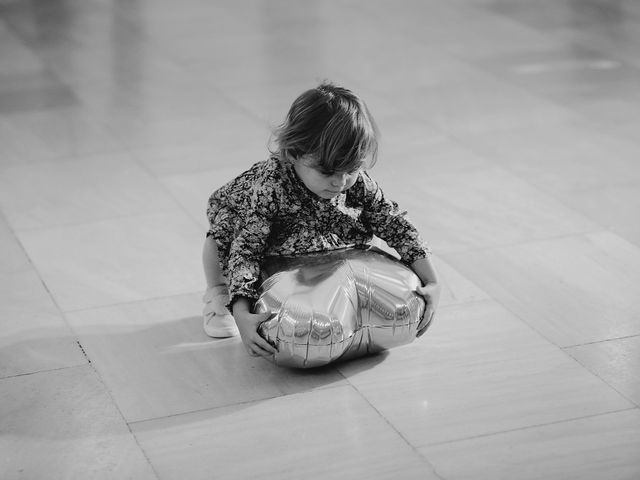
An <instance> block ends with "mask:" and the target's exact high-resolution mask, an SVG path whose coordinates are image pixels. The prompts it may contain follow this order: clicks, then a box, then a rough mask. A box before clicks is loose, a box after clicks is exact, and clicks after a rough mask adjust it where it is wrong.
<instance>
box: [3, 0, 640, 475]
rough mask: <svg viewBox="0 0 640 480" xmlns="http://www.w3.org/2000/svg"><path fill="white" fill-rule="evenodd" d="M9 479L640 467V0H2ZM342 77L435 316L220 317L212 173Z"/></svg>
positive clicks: (248, 158) (243, 159)
mask: <svg viewBox="0 0 640 480" xmlns="http://www.w3.org/2000/svg"><path fill="white" fill-rule="evenodd" d="M0 16H1V19H2V21H1V22H0V211H1V216H0V281H1V283H0V286H1V288H0V332H1V333H0V432H2V435H0V451H2V452H3V454H2V455H1V456H0V476H1V477H2V478H3V479H14V478H16V479H17V478H25V479H40V478H42V479H54V478H61V479H67V478H82V479H93V478H105V479H106V478H114V479H124V478H132V479H136V480H137V479H147V478H149V479H154V478H160V479H189V480H191V479H198V478H203V479H211V478H221V479H230V478H238V479H245V478H274V479H283V478H292V479H294V478H295V479H299V478H305V479H309V478H325V479H326V478H353V479H360V478H362V479H365V478H366V479H369V478H376V479H378V478H393V479H398V478H402V479H412V478H420V479H447V480H449V479H463V478H468V479H474V480H479V479H492V480H493V479H510V480H511V479H518V480H522V479H545V480H548V479H562V480H566V479H571V478H576V479H578V478H579V479H581V480H584V479H607V480H613V479H638V478H640V454H639V453H638V452H640V374H639V372H640V304H638V301H637V300H638V298H640V287H639V285H640V223H639V222H638V213H637V212H638V211H639V210H640V166H639V165H638V159H640V135H638V134H639V133H640V3H639V2H636V1H634V0H589V1H587V0H537V1H534V0H495V1H494V0H452V1H448V2H442V1H433V0H425V1H422V0H420V1H413V0H407V1H403V2H386V1H383V0H330V1H309V2H294V1H290V0H276V1H267V0H246V1H245V0H243V1H238V2H232V1H217V2H209V1H198V0H185V1H181V2H172V1H168V0H159V1H153V2H149V1H143V0H125V1H122V0H89V1H83V0H55V1H53V0H50V1H46V2H44V1H40V2H39V1H34V0H8V1H2V2H0ZM322 79H330V80H333V81H335V82H337V83H341V84H344V85H345V86H347V87H350V88H352V89H353V90H355V91H356V92H357V93H359V94H361V95H362V96H363V97H364V99H365V100H366V101H367V102H368V104H369V106H370V109H371V110H372V112H373V114H374V116H375V117H376V119H377V120H378V123H379V124H380V128H381V130H382V133H383V140H382V142H383V143H382V147H381V148H382V151H381V158H380V161H379V163H378V165H376V167H375V168H374V169H373V170H372V175H374V176H375V177H376V178H377V179H378V180H379V181H380V183H381V184H382V186H383V187H384V188H385V190H386V193H387V194H388V196H390V197H392V198H394V199H395V200H397V201H398V202H399V203H400V204H401V205H402V206H404V207H405V208H406V209H407V210H409V212H410V215H411V217H412V218H413V219H414V220H415V222H416V223H417V225H418V226H419V227H420V229H421V230H422V231H423V233H424V235H425V237H426V238H427V239H428V240H429V241H430V243H431V245H432V247H433V248H434V250H435V252H436V262H437V265H438V267H439V269H440V272H441V275H442V277H443V280H444V283H445V291H444V294H443V298H442V303H441V308H440V310H439V312H438V316H437V319H436V322H435V324H434V326H433V327H432V329H431V330H430V331H429V332H428V334H427V335H425V336H424V337H422V338H421V339H420V340H419V341H417V342H415V343H413V344H411V345H409V346H406V347H402V348H398V349H396V350H392V351H390V352H387V353H386V354H384V355H379V356H375V357H371V358H366V359H360V360H357V361H353V362H351V363H345V364H340V365H336V366H330V367H326V368H322V369H318V370H314V371H292V370H286V369H280V368H277V367H274V366H273V365H272V364H271V363H268V362H266V361H263V360H261V359H256V358H252V357H249V356H247V355H246V354H245V353H244V351H243V349H242V346H241V344H240V341H239V340H238V339H237V338H232V339H225V340H213V339H209V338H208V337H206V336H205V334H204V333H203V331H202V329H201V321H200V318H199V314H200V308H201V306H200V296H201V292H202V289H203V281H204V280H203V275H202V272H201V266H200V258H199V257H200V251H201V245H202V240H203V233H204V231H205V229H206V218H205V215H204V205H205V202H206V198H207V196H208V195H209V193H210V192H211V191H213V190H214V189H215V188H216V187H217V186H219V185H221V184H222V183H223V182H225V181H226V180H227V179H229V178H230V177H232V176H233V175H235V174H237V173H239V172H240V171H242V170H243V169H244V168H246V167H247V166H249V165H251V164H252V163H253V162H255V161H258V160H261V159H263V158H265V155H266V154H267V144H268V140H269V130H270V128H271V127H273V126H274V125H276V124H277V123H278V122H280V121H281V120H282V117H283V115H284V113H285V111H286V109H287V108H288V106H289V104H290V102H291V101H292V99H293V98H294V97H295V96H296V95H297V94H299V93H300V92H301V91H302V90H304V89H306V88H309V87H311V86H314V85H315V84H316V83H317V82H318V81H320V80H322Z"/></svg>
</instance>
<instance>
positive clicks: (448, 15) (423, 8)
mask: <svg viewBox="0 0 640 480" xmlns="http://www.w3.org/2000/svg"><path fill="white" fill-rule="evenodd" d="M402 7H403V8H395V9H389V8H388V4H387V3H385V2H384V0H378V1H374V2H368V3H367V4H366V6H365V8H366V9H367V10H369V9H370V10H372V11H374V12H375V14H376V15H377V17H378V21H379V22H380V23H381V24H382V25H384V26H385V27H386V28H387V29H393V30H397V31H398V32H401V33H402V34H404V35H409V36H410V37H412V38H414V39H417V40H419V41H421V42H422V43H424V44H426V45H438V48H439V49H440V50H441V51H444V52H447V53H448V54H450V55H451V56H452V57H456V58H464V59H467V58H473V57H474V56H476V55H484V54H486V52H487V51H490V52H514V51H520V50H523V49H527V48H532V47H534V46H538V47H543V46H547V45H549V44H550V43H553V42H554V39H553V38H551V37H550V36H548V35H542V34H540V32H537V31H536V30H534V29H531V28H527V27H525V26H523V25H522V24H519V23H517V22H513V21H510V20H505V19H504V18H503V17H501V16H498V15H493V14H487V13H486V12H485V11H482V10H480V9H472V8H473V6H468V5H465V4H464V3H463V2H458V4H456V5H451V4H444V5H443V4H442V3H440V2H424V1H423V2H419V1H410V2H405V3H403V5H402ZM505 38H508V39H509V41H505V40H504V39H505Z"/></svg>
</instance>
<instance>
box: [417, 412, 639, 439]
mask: <svg viewBox="0 0 640 480" xmlns="http://www.w3.org/2000/svg"><path fill="white" fill-rule="evenodd" d="M634 410H639V411H640V407H638V406H632V407H628V408H622V409H617V410H610V411H607V412H600V413H594V414H592V415H584V416H581V417H575V418H566V419H563V420H556V421H554V422H548V423H539V424H535V425H527V426H525V427H520V428H511V429H508V430H498V431H495V432H488V433H483V434H480V435H473V436H471V437H462V438H458V439H454V440H446V441H444V442H434V443H428V444H426V445H424V447H435V446H441V445H450V444H454V443H459V442H466V441H471V440H476V439H479V438H487V437H494V436H498V435H503V434H507V433H513V432H520V431H524V430H532V429H535V428H541V427H547V426H551V425H561V424H563V423H571V422H578V421H580V420H586V419H590V418H597V417H604V416H607V415H614V414H616V413H623V412H631V411H634Z"/></svg>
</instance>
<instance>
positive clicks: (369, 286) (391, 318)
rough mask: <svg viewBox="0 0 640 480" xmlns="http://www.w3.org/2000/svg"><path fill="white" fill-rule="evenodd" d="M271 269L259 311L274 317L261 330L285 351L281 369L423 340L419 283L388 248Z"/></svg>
mask: <svg viewBox="0 0 640 480" xmlns="http://www.w3.org/2000/svg"><path fill="white" fill-rule="evenodd" d="M264 271H265V275H266V276H267V279H266V280H265V281H264V282H263V284H262V292H263V293H262V295H261V296H260V298H259V300H258V301H257V302H256V306H255V312H256V313H260V312H272V313H273V316H272V317H270V319H269V320H267V321H265V322H263V323H262V324H261V325H260V327H259V332H260V334H261V335H262V336H263V337H264V338H265V339H266V340H267V341H268V342H270V343H271V344H272V345H274V346H276V347H277V348H278V351H277V353H276V354H275V355H274V356H273V360H274V362H275V363H276V364H278V365H284V366H289V367H301V368H308V367H317V366H321V365H326V364H327V363H330V362H333V361H335V360H338V359H341V360H342V359H346V358H354V357H359V356H362V355H366V354H369V353H375V352H379V351H382V350H386V349H389V348H392V347H396V346H398V345H404V344H406V343H409V342H411V341H413V340H414V339H415V338H416V330H417V327H418V324H419V323H420V320H421V319H422V317H423V315H424V311H425V302H424V300H423V298H422V297H421V296H419V295H418V294H417V293H415V290H416V288H417V287H418V286H419V285H421V283H420V279H419V278H418V277H417V275H416V274H415V273H414V272H413V271H412V270H411V269H410V268H408V267H406V266H405V265H403V264H402V263H400V262H399V261H398V260H396V259H395V258H393V257H391V256H390V255H388V254H386V253H384V252H382V251H381V250H378V249H376V248H370V249H346V250H338V251H333V252H325V253H322V254H314V255H307V256H298V257H272V258H269V259H267V261H266V262H265V266H264Z"/></svg>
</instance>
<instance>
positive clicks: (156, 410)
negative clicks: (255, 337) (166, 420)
mask: <svg viewBox="0 0 640 480" xmlns="http://www.w3.org/2000/svg"><path fill="white" fill-rule="evenodd" d="M201 308H202V301H201V295H200V294H196V295H187V296H177V297H170V298H163V299H159V300H151V301H147V302H139V303H130V304H125V305H118V306H114V307H108V308H100V309H92V310H83V311H78V312H72V313H69V314H67V318H68V321H69V323H70V325H71V326H72V328H73V330H74V332H75V333H76V334H77V335H78V338H79V340H80V343H81V344H82V346H83V348H84V351H85V352H86V354H87V355H88V357H89V359H90V360H91V363H92V365H93V367H94V368H95V369H96V370H97V371H98V373H99V374H100V376H101V378H102V379H103V381H104V382H105V384H106V385H107V387H108V388H109V391H110V392H111V394H112V395H113V398H114V399H115V401H116V403H117V405H118V408H119V409H120V411H121V412H122V414H123V415H124V417H125V418H126V419H127V421H129V422H132V421H139V420H146V419H150V418H157V417H165V416H169V415H176V414H179V413H185V412H191V411H195V410H202V409H206V408H212V407H219V406H223V405H231V404H236V403H244V402H248V401H252V400H258V399H265V398H270V397H276V396H280V395H286V394H290V393H296V392H305V391H308V390H313V389H316V388H320V387H323V386H325V385H335V384H340V383H344V378H343V377H342V376H341V375H340V374H338V373H337V372H336V371H335V370H334V369H333V368H332V367H327V368H323V369H319V370H314V371H304V370H291V369H286V368H280V367H277V366H275V365H274V364H272V363H271V362H269V361H268V360H265V359H263V358H255V357H251V356H249V355H248V354H247V353H246V351H245V349H244V347H243V345H242V342H241V340H240V338H239V337H234V338H228V339H211V338H209V337H207V336H206V335H205V333H204V331H203V329H202V317H201V316H200V312H201Z"/></svg>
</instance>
